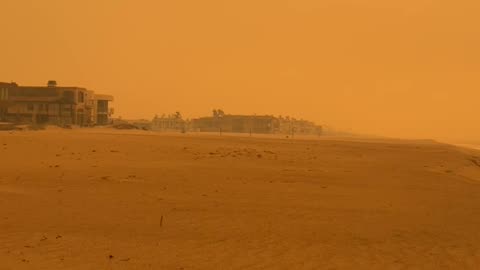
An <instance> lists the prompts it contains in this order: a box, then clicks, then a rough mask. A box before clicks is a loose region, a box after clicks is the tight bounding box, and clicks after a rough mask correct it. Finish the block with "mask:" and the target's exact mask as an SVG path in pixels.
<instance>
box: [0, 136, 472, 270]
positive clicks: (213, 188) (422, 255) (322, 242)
mask: <svg viewBox="0 0 480 270" xmlns="http://www.w3.org/2000/svg"><path fill="white" fill-rule="evenodd" d="M0 156H1V159H0V172H1V173H0V212H1V215H0V269H1V270H4V269H15V270H16V269H184V270H187V269H479V268H480V229H479V228H480V152H479V151H476V150H470V149H466V148H460V147H455V146H451V145H447V144H440V143H436V142H433V141H403V140H388V139H382V140H380V139H364V140H361V139H345V138H343V139H340V138H323V139H318V138H315V139H310V138H304V139H301V138H298V139H282V138H267V137H265V136H263V137H262V136H260V137H252V138H250V137H241V136H218V135H216V134H207V135H198V134H159V133H153V132H143V131H142V132H140V131H115V130H109V129H85V130H47V131H36V132H0Z"/></svg>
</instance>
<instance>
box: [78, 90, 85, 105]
mask: <svg viewBox="0 0 480 270" xmlns="http://www.w3.org/2000/svg"><path fill="white" fill-rule="evenodd" d="M84 101H85V94H84V93H83V92H78V102H79V103H83V102H84Z"/></svg>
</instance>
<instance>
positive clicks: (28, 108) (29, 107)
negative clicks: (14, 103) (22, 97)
mask: <svg viewBox="0 0 480 270" xmlns="http://www.w3.org/2000/svg"><path fill="white" fill-rule="evenodd" d="M27 110H28V111H29V112H31V111H33V104H27Z"/></svg>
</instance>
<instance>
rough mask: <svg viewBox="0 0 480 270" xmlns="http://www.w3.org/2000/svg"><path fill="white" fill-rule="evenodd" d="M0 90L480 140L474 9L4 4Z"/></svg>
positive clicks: (377, 2) (131, 0) (354, 4)
mask: <svg viewBox="0 0 480 270" xmlns="http://www.w3.org/2000/svg"><path fill="white" fill-rule="evenodd" d="M0 7H1V13H0V29H1V35H0V52H1V56H2V58H1V60H0V81H7V82H9V81H15V82H17V83H19V84H21V85H43V84H45V83H46V81H47V80H52V79H54V80H57V81H58V82H59V84H60V85H76V86H84V87H87V88H89V89H92V90H95V91H97V92H102V93H110V94H113V95H114V96H115V98H116V101H115V109H116V115H117V116H122V117H124V118H152V117H153V116H154V114H155V113H159V114H161V113H170V112H174V111H177V110H178V111H181V112H182V113H183V114H184V115H185V116H187V117H195V116H201V115H207V114H210V113H211V110H212V109H213V108H222V109H223V110H224V111H226V112H227V113H248V114H251V113H257V114H274V115H279V114H282V115H291V116H294V117H299V118H306V119H311V120H314V121H316V122H318V123H322V124H328V125H333V126H336V127H339V128H342V129H347V130H352V131H356V132H361V133H370V134H379V135H389V136H407V137H422V138H426V137H431V138H447V137H449V138H457V139H461V138H464V139H480V124H479V121H478V119H479V117H480V106H479V98H480V92H479V89H480V16H479V14H480V1H478V0H457V1H451V0H449V1H446V0H402V1H400V0H398V1H386V0H323V1H322V0H230V1H227V0H224V1H221V0H202V1H199V0H174V1H173V0H169V1H166V0H68V1H67V0H0Z"/></svg>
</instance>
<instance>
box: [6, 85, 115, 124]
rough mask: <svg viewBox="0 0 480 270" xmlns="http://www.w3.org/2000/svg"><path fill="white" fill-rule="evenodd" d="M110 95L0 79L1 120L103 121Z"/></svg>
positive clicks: (107, 111) (106, 120)
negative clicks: (6, 81)
mask: <svg viewBox="0 0 480 270" xmlns="http://www.w3.org/2000/svg"><path fill="white" fill-rule="evenodd" d="M112 101H113V97H112V96H108V95H96V94H95V93H94V92H93V91H90V90H87V89H85V88H81V87H59V86H57V84H56V82H55V81H49V82H48V84H47V86H19V85H17V84H16V83H0V121H7V122H14V123H33V124H56V125H80V126H88V125H105V124H108V123H109V117H110V116H111V114H112V113H113V111H112V110H111V109H110V108H109V103H110V102H112Z"/></svg>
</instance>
